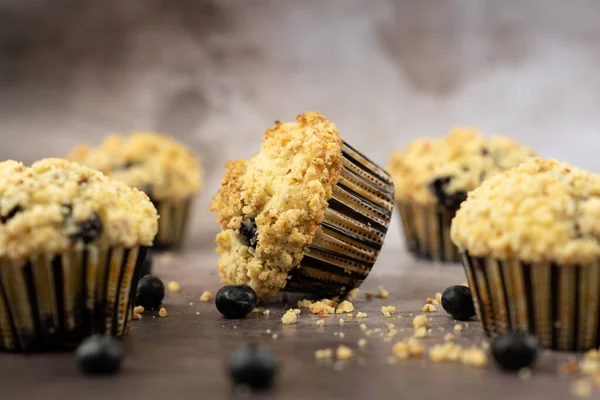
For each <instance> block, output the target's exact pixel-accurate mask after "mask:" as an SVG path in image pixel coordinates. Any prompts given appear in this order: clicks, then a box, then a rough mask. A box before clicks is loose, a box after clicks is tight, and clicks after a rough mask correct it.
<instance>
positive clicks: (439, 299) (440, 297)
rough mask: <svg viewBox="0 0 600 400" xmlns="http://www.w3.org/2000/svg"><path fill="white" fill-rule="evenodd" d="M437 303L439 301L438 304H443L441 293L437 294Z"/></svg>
mask: <svg viewBox="0 0 600 400" xmlns="http://www.w3.org/2000/svg"><path fill="white" fill-rule="evenodd" d="M435 301H437V303H438V304H442V294H441V293H440V292H437V293H436V294H435Z"/></svg>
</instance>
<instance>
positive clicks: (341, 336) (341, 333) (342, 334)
mask: <svg viewBox="0 0 600 400" xmlns="http://www.w3.org/2000/svg"><path fill="white" fill-rule="evenodd" d="M338 336H339V337H340V339H343V338H344V337H346V334H345V333H344V332H338Z"/></svg>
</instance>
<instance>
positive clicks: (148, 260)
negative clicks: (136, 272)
mask: <svg viewBox="0 0 600 400" xmlns="http://www.w3.org/2000/svg"><path fill="white" fill-rule="evenodd" d="M151 274H152V252H151V251H150V249H148V250H147V251H146V257H145V258H144V261H143V262H142V270H141V273H140V276H146V275H151Z"/></svg>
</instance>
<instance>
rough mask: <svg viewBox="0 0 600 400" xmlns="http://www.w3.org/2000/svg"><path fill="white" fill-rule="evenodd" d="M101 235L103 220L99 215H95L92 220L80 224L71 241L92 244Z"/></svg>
mask: <svg viewBox="0 0 600 400" xmlns="http://www.w3.org/2000/svg"><path fill="white" fill-rule="evenodd" d="M101 234H102V220H101V219H100V216H99V215H98V214H96V213H94V214H93V215H92V216H91V217H90V218H88V219H87V220H85V221H83V222H80V223H79V226H78V230H77V233H75V234H73V235H71V240H73V241H75V242H76V241H78V240H82V241H83V242H84V243H91V242H93V241H94V240H95V239H96V238H97V237H98V236H100V235H101Z"/></svg>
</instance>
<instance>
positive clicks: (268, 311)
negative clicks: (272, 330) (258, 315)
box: [263, 310, 271, 315]
mask: <svg viewBox="0 0 600 400" xmlns="http://www.w3.org/2000/svg"><path fill="white" fill-rule="evenodd" d="M269 314H271V310H265V311H263V315H269Z"/></svg>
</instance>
